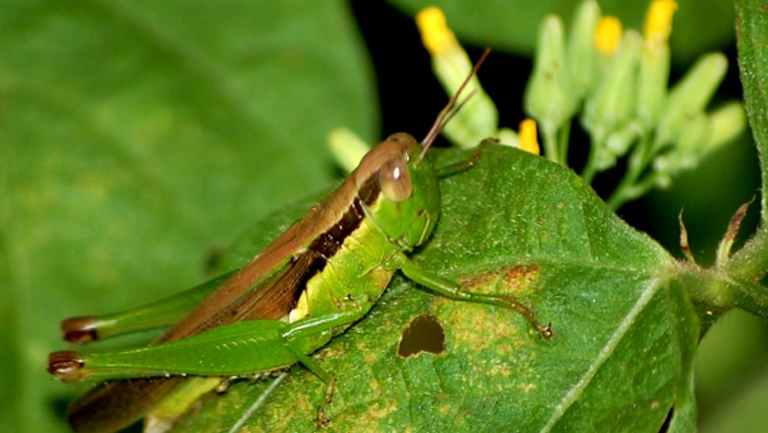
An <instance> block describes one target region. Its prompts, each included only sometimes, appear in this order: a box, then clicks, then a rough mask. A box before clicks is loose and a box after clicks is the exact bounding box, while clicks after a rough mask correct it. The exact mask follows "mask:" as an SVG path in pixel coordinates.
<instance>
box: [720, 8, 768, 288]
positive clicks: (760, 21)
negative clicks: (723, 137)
mask: <svg viewBox="0 0 768 433" xmlns="http://www.w3.org/2000/svg"><path fill="white" fill-rule="evenodd" d="M736 35H737V42H738V43H737V47H738V50H739V71H740V75H741V82H742V85H743V87H744V103H745V106H746V109H747V117H748V118H749V126H750V127H751V129H752V135H753V136H754V138H755V145H756V146H757V154H758V156H759V157H760V172H761V177H762V188H761V189H760V193H761V195H762V200H761V215H762V222H763V223H762V225H761V226H760V228H759V229H758V231H757V233H756V234H755V236H754V237H753V238H752V239H750V240H749V242H747V243H746V244H745V245H744V247H743V248H742V249H741V250H740V251H738V252H737V254H735V255H734V257H733V259H732V261H731V263H730V264H729V268H730V269H729V272H730V273H731V274H732V275H735V276H738V277H741V278H744V279H747V280H751V281H758V280H760V279H761V278H762V277H763V276H764V275H765V274H766V273H767V272H768V226H766V224H765V223H766V221H768V9H767V8H766V4H765V2H764V1H760V0H737V1H736Z"/></svg>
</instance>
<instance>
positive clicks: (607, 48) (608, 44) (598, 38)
mask: <svg viewBox="0 0 768 433" xmlns="http://www.w3.org/2000/svg"><path fill="white" fill-rule="evenodd" d="M621 32H622V27H621V21H619V19H618V18H616V17H611V16H605V17H602V18H600V21H598V23H597V28H596V29H595V46H596V47H597V50H598V51H600V53H602V54H609V55H613V54H616V51H617V50H618V49H619V44H620V43H621Z"/></svg>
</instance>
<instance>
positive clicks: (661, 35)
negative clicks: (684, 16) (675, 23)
mask: <svg viewBox="0 0 768 433" xmlns="http://www.w3.org/2000/svg"><path fill="white" fill-rule="evenodd" d="M676 10H677V2H675V1H674V0H653V1H652V2H651V5H650V7H649V8H648V13H647V14H646V16H645V24H644V25H643V36H644V37H645V40H646V42H647V43H648V44H650V45H656V44H660V45H667V41H668V40H669V34H670V33H671V32H672V18H673V17H674V16H675V11H676Z"/></svg>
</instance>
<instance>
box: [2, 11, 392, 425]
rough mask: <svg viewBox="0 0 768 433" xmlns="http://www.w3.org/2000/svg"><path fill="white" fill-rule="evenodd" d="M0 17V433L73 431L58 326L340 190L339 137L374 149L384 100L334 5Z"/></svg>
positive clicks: (165, 284)
mask: <svg viewBox="0 0 768 433" xmlns="http://www.w3.org/2000/svg"><path fill="white" fill-rule="evenodd" d="M0 9H1V10H2V13H0V104H1V105H0V110H1V111H0V263H1V264H0V287H2V301H0V311H2V318H0V336H2V337H0V338H2V340H1V341H0V343H1V344H2V346H1V347H2V349H1V350H2V356H0V389H2V390H3V392H2V393H0V419H2V420H3V431H9V427H10V431H13V430H14V428H13V427H14V426H15V427H16V430H17V431H35V432H56V431H66V430H67V427H66V425H65V421H64V419H63V417H62V415H61V413H54V409H55V408H57V407H58V408H59V409H61V408H62V407H63V405H64V404H65V403H66V402H67V401H68V400H70V399H71V397H72V396H73V395H74V393H73V390H72V389H71V388H67V387H65V386H62V385H61V384H58V383H54V382H53V380H52V379H51V378H50V377H49V376H48V375H47V374H46V373H45V369H44V367H45V363H46V359H47V353H48V352H49V351H51V350H52V349H55V348H60V347H62V346H63V344H62V343H61V342H59V338H60V336H59V331H58V322H59V321H60V320H61V319H62V318H64V317H67V316H71V315H77V314H86V313H90V312H106V311H112V310H115V309H120V308H125V307H126V306H130V305H137V304H138V303H143V302H146V301H148V300H151V299H157V298H158V297H160V296H162V295H164V294H168V293H171V292H174V291H178V290H180V289H184V288H186V287H189V286H191V285H192V284H194V283H197V282H199V281H201V280H202V279H203V277H204V264H205V261H206V256H207V254H208V253H210V252H211V251H212V250H214V249H216V248H218V247H221V246H226V245H228V244H229V243H230V242H231V241H232V239H234V238H235V237H236V236H237V235H238V233H240V232H241V231H242V230H243V228H245V227H246V226H248V225H249V224H250V223H251V221H253V220H254V219H255V218H257V217H259V216H262V215H264V214H265V212H266V211H267V210H270V209H275V208H276V207H279V206H280V205H282V204H284V203H286V202H288V201H290V200H292V199H294V198H295V197H297V196H299V195H304V194H306V193H307V192H308V191H312V190H315V189H317V188H318V187H320V186H322V185H326V184H329V182H331V181H332V180H333V179H334V174H335V168H334V165H333V164H332V163H331V159H330V155H329V154H328V152H327V151H326V148H325V144H324V143H325V135H326V134H327V133H328V131H330V130H331V128H333V127H335V126H337V125H340V124H345V125H349V126H351V127H352V128H354V129H355V131H356V132H358V133H359V134H361V135H362V136H364V137H365V138H366V139H368V140H371V141H373V140H375V139H376V136H375V134H374V132H375V128H374V127H375V123H376V121H375V117H376V115H377V103H376V100H377V98H376V96H375V94H374V93H373V91H372V90H373V88H372V81H371V71H370V66H369V64H368V61H367V56H366V52H365V49H364V47H363V45H362V43H361V41H360V39H359V37H358V35H357V30H356V28H355V24H354V22H353V20H352V16H351V13H350V11H349V6H348V4H346V3H345V2H342V1H332V2H322V3H318V2H314V1H292V2H281V3H274V2H268V1H258V2H234V3H232V2H230V3H229V4H227V5H222V4H220V3H217V2H213V3H212V2H204V1H188V2H176V1H163V2H154V1H138V2H135V1H134V2H125V1H114V0H107V1H96V2H53V3H51V2H47V1H6V2H3V5H2V7H0Z"/></svg>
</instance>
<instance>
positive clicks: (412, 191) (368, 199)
mask: <svg viewBox="0 0 768 433" xmlns="http://www.w3.org/2000/svg"><path fill="white" fill-rule="evenodd" d="M421 151H422V146H421V144H419V143H418V142H417V141H416V140H415V139H414V138H413V137H412V136H411V135H409V134H406V133H397V134H392V135H390V136H389V137H388V138H387V139H386V140H384V141H383V142H381V143H380V144H379V145H378V146H376V148H374V149H373V150H372V151H370V152H368V154H367V155H365V158H363V160H362V161H361V162H360V165H359V166H358V167H357V169H356V170H355V172H354V173H353V178H354V181H355V185H356V187H357V194H358V198H359V199H360V201H361V203H362V204H363V208H364V209H365V213H366V217H368V218H370V219H371V222H372V223H373V224H374V225H376V226H377V227H378V228H379V229H380V230H381V231H383V232H384V233H385V234H386V235H387V237H388V238H389V239H390V240H391V241H392V242H394V243H395V244H397V245H398V246H399V247H400V248H401V249H403V250H406V251H408V250H411V249H413V247H415V246H417V245H420V244H421V243H423V242H424V241H425V240H426V239H427V237H429V235H430V233H432V230H433V229H434V227H435V223H436V222H437V218H438V216H439V214H440V190H439V189H438V185H437V176H436V175H435V171H434V169H433V167H432V163H431V161H430V160H429V158H421V157H420V153H421Z"/></svg>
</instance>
